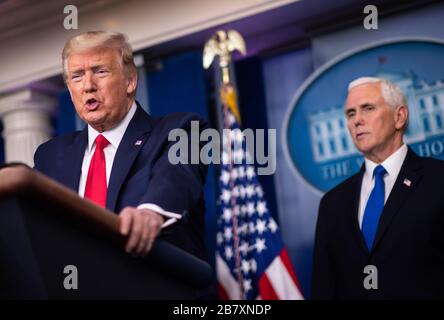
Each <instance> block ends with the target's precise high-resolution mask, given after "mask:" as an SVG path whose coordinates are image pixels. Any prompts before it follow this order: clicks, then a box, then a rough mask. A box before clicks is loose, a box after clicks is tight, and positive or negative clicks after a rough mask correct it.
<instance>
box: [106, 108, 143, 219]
mask: <svg viewBox="0 0 444 320" xmlns="http://www.w3.org/2000/svg"><path fill="white" fill-rule="evenodd" d="M150 119H151V118H150V116H149V115H148V114H146V113H145V112H144V111H143V110H142V108H141V107H140V106H139V105H138V106H137V110H136V113H135V114H134V117H133V119H131V121H130V123H129V124H128V128H127V129H126V131H125V134H124V135H123V138H122V141H120V144H119V147H118V149H117V152H116V156H115V157H114V162H113V167H112V169H111V176H110V178H109V183H108V193H107V197H106V207H107V208H108V209H109V210H112V211H114V209H115V207H116V202H117V198H118V195H119V192H120V189H121V188H122V185H123V183H124V182H125V179H126V177H127V175H128V172H129V171H130V169H131V166H132V165H133V163H134V160H135V159H136V157H137V155H138V154H139V152H140V150H142V148H143V145H144V144H145V142H146V140H147V139H148V133H149V132H150V131H151V130H152V125H151V120H150Z"/></svg>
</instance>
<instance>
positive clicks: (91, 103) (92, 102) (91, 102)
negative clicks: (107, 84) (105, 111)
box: [85, 98, 99, 111]
mask: <svg viewBox="0 0 444 320" xmlns="http://www.w3.org/2000/svg"><path fill="white" fill-rule="evenodd" d="M85 107H86V108H87V109H88V110H89V111H94V110H96V109H97V108H98V107H99V101H97V100H96V99H94V98H91V99H88V100H86V103H85Z"/></svg>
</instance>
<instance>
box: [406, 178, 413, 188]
mask: <svg viewBox="0 0 444 320" xmlns="http://www.w3.org/2000/svg"><path fill="white" fill-rule="evenodd" d="M404 184H405V185H406V186H407V187H411V186H412V182H411V181H410V180H409V179H407V178H405V179H404Z"/></svg>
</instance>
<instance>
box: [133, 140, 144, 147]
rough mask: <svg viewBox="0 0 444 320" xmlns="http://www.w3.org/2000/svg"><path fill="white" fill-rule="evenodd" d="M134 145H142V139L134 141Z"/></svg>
mask: <svg viewBox="0 0 444 320" xmlns="http://www.w3.org/2000/svg"><path fill="white" fill-rule="evenodd" d="M134 145H135V146H140V145H142V140H137V141H136V142H135V143H134Z"/></svg>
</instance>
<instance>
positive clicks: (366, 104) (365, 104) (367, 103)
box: [359, 102, 375, 108]
mask: <svg viewBox="0 0 444 320" xmlns="http://www.w3.org/2000/svg"><path fill="white" fill-rule="evenodd" d="M374 105H375V104H374V103H371V102H363V103H361V104H360V105H359V107H360V108H365V107H368V106H374Z"/></svg>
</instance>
